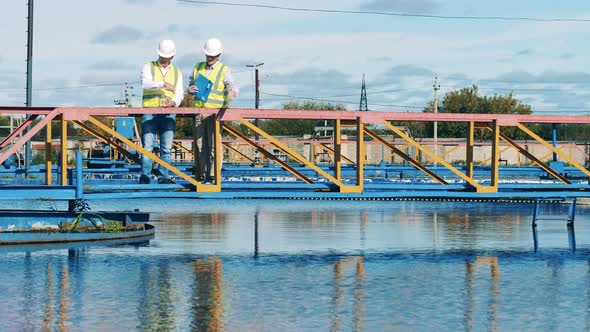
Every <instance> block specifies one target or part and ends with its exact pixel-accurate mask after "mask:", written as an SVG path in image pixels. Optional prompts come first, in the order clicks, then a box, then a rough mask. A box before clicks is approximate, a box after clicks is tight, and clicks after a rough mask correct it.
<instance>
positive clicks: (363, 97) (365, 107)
mask: <svg viewBox="0 0 590 332" xmlns="http://www.w3.org/2000/svg"><path fill="white" fill-rule="evenodd" d="M368 110H369V106H368V105H367V85H366V84H365V73H363V85H362V87H361V102H360V105H359V111H368Z"/></svg>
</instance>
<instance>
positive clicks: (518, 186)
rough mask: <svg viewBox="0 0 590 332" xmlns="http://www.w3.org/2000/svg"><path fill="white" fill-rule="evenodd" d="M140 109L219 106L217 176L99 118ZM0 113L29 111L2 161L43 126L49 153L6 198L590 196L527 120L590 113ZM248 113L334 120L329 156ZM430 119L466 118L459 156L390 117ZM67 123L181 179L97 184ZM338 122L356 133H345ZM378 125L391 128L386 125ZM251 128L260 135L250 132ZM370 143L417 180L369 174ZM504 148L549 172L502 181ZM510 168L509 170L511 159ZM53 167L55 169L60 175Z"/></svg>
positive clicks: (574, 169) (581, 169)
mask: <svg viewBox="0 0 590 332" xmlns="http://www.w3.org/2000/svg"><path fill="white" fill-rule="evenodd" d="M145 113H152V114H169V113H176V114H177V115H178V116H179V117H182V116H187V117H193V116H196V115H198V114H203V115H215V122H214V137H215V139H214V141H215V148H214V150H215V162H214V168H215V172H214V174H215V176H214V182H213V183H212V184H209V183H207V184H206V183H202V182H200V181H198V180H197V179H196V178H195V177H194V176H193V174H192V163H191V164H190V166H188V167H187V164H186V163H184V164H183V163H178V164H176V163H174V164H169V163H166V162H165V161H163V160H162V159H160V158H159V157H158V156H157V155H156V154H154V153H151V152H148V151H146V150H145V149H144V148H143V147H142V146H141V145H140V144H138V143H137V142H136V141H134V140H131V139H129V138H128V137H125V136H124V135H122V134H121V133H119V132H117V131H116V130H114V129H113V128H112V127H111V126H109V125H105V124H104V123H103V121H101V118H102V117H123V116H137V115H141V114H145ZM0 114H2V115H14V114H20V115H26V120H25V121H23V122H22V124H21V125H20V126H19V127H18V128H16V129H15V130H14V131H13V132H11V133H10V134H9V135H8V136H7V137H6V138H5V139H4V140H3V141H2V142H1V143H0V163H3V162H5V161H6V160H7V159H8V158H9V157H10V156H11V155H13V154H14V153H16V152H17V151H18V150H19V149H21V148H22V147H23V146H24V145H25V143H26V142H28V141H30V140H32V139H33V138H34V137H35V135H39V134H40V135H42V136H44V137H45V144H44V149H43V150H44V151H36V152H37V153H42V154H43V155H44V156H45V158H44V160H45V161H44V167H42V169H41V172H42V173H44V179H43V181H42V183H38V184H31V185H23V184H17V183H14V184H5V185H1V186H0V198H4V199H18V198H28V199H43V198H46V199H63V200H73V199H80V198H117V197H126V198H130V197H191V198H287V199H461V200H463V199H476V200H479V199H497V200H519V199H524V200H534V199H536V198H546V199H550V198H556V199H561V198H577V197H590V190H589V189H590V185H589V184H588V178H589V177H590V171H588V170H587V169H586V167H585V166H584V165H583V164H584V162H580V161H576V159H575V158H573V157H572V156H571V154H568V153H567V152H566V151H564V150H563V149H561V148H560V147H559V146H558V145H557V144H556V143H555V140H554V141H553V142H549V141H546V140H544V139H543V138H541V137H540V136H539V135H537V134H536V133H535V132H534V131H533V130H532V129H531V128H530V127H531V125H533V124H542V123H546V124H547V123H548V124H590V116H542V115H512V114H450V113H438V114H432V113H407V112H405V113H402V112H355V111H306V110H257V109H222V110H217V109H195V108H175V109H170V108H113V107H105V108H81V107H33V108H24V107H0ZM253 119H289V120H290V121H300V120H322V121H330V123H331V124H333V126H332V129H333V135H332V136H331V138H330V139H328V140H324V141H322V142H315V143H314V148H318V149H319V150H321V152H322V154H324V155H327V156H328V158H326V159H325V160H322V162H321V163H320V162H318V161H317V160H316V158H314V157H312V156H306V155H305V153H303V152H302V151H301V150H300V149H299V150H298V149H297V148H295V147H294V146H293V144H291V143H290V141H289V139H285V138H281V137H276V136H273V135H270V134H268V133H267V132H265V131H264V130H262V129H261V128H260V127H257V126H255V125H254V124H253V123H254V122H253V121H251V120H253ZM435 121H436V122H456V123H463V124H465V125H466V126H467V128H468V135H467V137H457V138H456V139H458V140H459V139H460V140H463V142H464V143H462V144H463V147H462V148H463V149H464V151H465V155H464V160H463V162H462V164H461V165H457V164H453V163H451V162H450V161H447V158H445V156H444V155H442V154H438V153H435V152H434V151H436V149H434V151H433V149H432V142H429V143H424V142H420V141H417V140H415V139H414V138H412V137H411V136H410V135H409V134H408V133H407V132H406V131H404V130H403V129H402V128H400V127H398V126H396V125H395V124H396V123H401V122H404V123H415V122H435ZM55 122H59V123H60V124H61V127H60V128H61V130H60V132H59V133H57V135H56V134H55V133H53V132H52V129H51V128H52V126H51V125H52V123H55ZM375 125H377V126H379V128H380V130H379V131H377V130H374V129H372V128H373V127H374V126H375ZM68 126H76V127H79V128H82V129H83V130H84V131H86V132H87V133H88V134H89V135H91V136H92V137H94V138H95V139H97V140H99V141H102V142H104V144H106V145H109V146H110V147H111V148H112V149H113V150H115V151H117V152H118V153H120V154H121V155H122V156H124V158H125V159H126V160H127V163H128V164H133V163H138V162H139V159H138V156H137V154H135V152H137V153H140V154H143V155H145V156H148V157H149V158H151V159H152V160H153V161H154V163H156V164H158V165H160V167H165V168H167V169H168V170H169V171H170V172H171V173H172V174H174V175H175V176H176V177H177V178H178V181H177V184H172V185H139V184H137V182H136V181H135V183H116V184H108V183H105V182H103V183H101V182H100V181H95V183H91V181H86V180H85V179H84V174H85V173H88V172H90V171H92V170H90V169H88V168H87V167H84V164H83V160H82V154H81V153H78V154H77V157H76V158H75V160H76V162H75V164H72V165H69V164H68V146H71V144H70V145H69V143H71V142H69V140H73V139H74V138H69V137H68V131H67V128H68ZM509 127H510V128H517V130H519V131H521V132H523V133H524V134H526V135H527V137H529V138H530V139H531V142H535V144H538V145H540V146H542V147H544V149H545V152H543V155H535V154H534V153H533V152H531V151H530V150H529V149H528V147H527V146H524V145H523V144H520V143H519V142H517V141H516V140H514V139H513V138H511V137H509V136H508V135H507V134H505V133H504V132H503V129H505V128H509ZM243 128H246V129H247V130H243ZM478 128H480V129H484V130H486V131H489V133H490V134H491V135H490V136H491V139H489V140H488V141H487V142H486V145H485V148H486V149H488V154H487V155H488V156H489V157H488V158H486V160H485V161H484V162H485V163H486V165H485V167H483V168H482V167H478V165H479V164H478V162H477V161H476V160H475V157H474V151H475V147H476V145H477V144H476V142H475V139H474V136H475V134H474V133H475V130H476V129H478ZM246 131H247V132H248V133H250V136H249V135H247V134H245V133H244V132H246ZM344 131H346V132H347V133H352V134H351V135H347V136H346V139H343V137H344V135H343V132H344ZM384 131H385V132H387V134H383V132H384ZM222 132H225V133H226V134H227V135H229V136H230V137H231V138H232V140H231V142H233V143H235V144H232V143H231V142H228V141H227V140H222ZM43 134H44V135H43ZM253 135H256V137H259V139H256V138H254V137H252V136H253ZM37 137H39V136H37ZM54 137H55V140H59V144H58V146H59V147H58V148H55V147H54V144H53V143H52V142H54ZM392 137H395V139H392ZM290 140H292V138H290ZM344 140H346V143H345V142H344ZM236 142H237V143H236ZM369 143H370V144H380V145H381V146H382V148H383V149H385V150H388V151H389V152H390V153H391V155H394V156H396V157H397V158H400V159H401V160H403V161H404V164H405V166H404V167H405V172H406V174H418V173H419V174H420V179H421V180H420V181H411V179H410V180H408V179H407V178H405V179H398V180H397V181H380V180H379V179H377V178H376V177H375V174H387V169H388V168H387V167H389V166H387V165H378V166H375V165H366V161H365V160H366V155H367V146H368V144H369ZM236 144H241V145H243V146H246V147H247V148H248V149H247V150H240V149H238V148H237V145H236ZM345 144H347V145H348V146H353V148H352V149H348V150H351V151H349V152H348V153H345V152H344V145H345ZM502 147H503V148H502ZM180 148H181V149H184V150H186V151H185V152H186V154H187V155H188V162H189V163H190V162H191V158H192V153H191V152H192V147H185V146H181V147H180ZM507 149H512V150H514V151H516V152H517V153H518V154H519V155H521V156H523V157H524V158H526V159H527V160H528V161H529V165H528V166H522V167H518V168H517V171H516V173H518V174H521V175H534V174H542V175H543V177H544V178H546V179H547V180H544V181H533V182H530V183H519V182H513V183H505V182H502V181H500V175H501V172H502V171H503V170H505V169H508V168H507V167H504V166H500V163H501V162H502V158H501V153H502V152H503V151H506V150H507ZM53 150H56V151H53ZM348 150H347V151H348ZM244 151H246V152H244ZM54 152H58V155H59V158H58V159H59V160H61V161H63V162H61V163H59V165H57V167H55V166H54V165H52V158H51V156H52V153H54ZM224 152H225V155H228V154H230V153H232V154H234V155H240V156H241V157H242V159H244V160H246V161H248V163H247V164H246V166H242V167H232V165H234V164H232V163H230V162H229V161H228V160H227V158H226V160H225V161H224V160H223V156H224ZM547 152H548V153H549V154H553V155H554V156H555V158H557V159H558V160H559V162H550V161H546V156H547ZM254 154H257V155H258V154H259V155H261V156H262V157H263V158H264V159H265V160H266V161H267V162H266V163H265V165H266V166H269V165H272V166H273V167H266V168H264V167H263V168H261V167H256V166H260V165H259V164H257V163H255V162H254V161H255V157H254ZM417 155H419V156H420V157H417ZM70 160H73V158H70ZM425 160H427V162H426V161H425ZM586 160H587V158H586ZM236 165H237V164H236ZM564 165H565V166H564ZM222 166H223V167H222ZM376 167H377V168H379V167H382V170H383V172H380V171H375V168H376ZM391 167H393V166H391ZM565 167H567V169H568V170H569V171H568V172H569V173H570V174H576V177H577V179H578V180H577V181H574V180H572V177H571V176H568V175H567V174H566V172H564V168H565ZM512 169H513V171H514V167H513V168H512ZM270 170H273V171H275V170H277V171H280V172H281V173H280V174H283V176H282V177H281V178H282V179H283V178H284V179H286V180H284V179H283V180H277V179H276V177H265V176H259V177H257V180H256V181H236V180H231V179H228V177H227V176H222V175H225V174H230V173H231V174H232V176H231V178H233V179H236V178H240V176H241V175H252V174H269V173H263V172H265V171H266V172H268V171H270ZM222 171H223V172H222ZM256 172H258V173H256ZM261 172H262V173H261ZM402 172H403V171H402ZM54 173H55V174H54ZM68 174H69V176H68ZM73 174H75V176H74V175H73ZM277 174H279V173H277ZM396 174H397V173H396ZM400 174H401V173H400ZM54 175H57V179H56V178H54ZM386 177H387V176H386ZM400 178H401V176H400ZM381 180H383V179H381Z"/></svg>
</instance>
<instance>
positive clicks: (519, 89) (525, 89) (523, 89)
mask: <svg viewBox="0 0 590 332" xmlns="http://www.w3.org/2000/svg"><path fill="white" fill-rule="evenodd" d="M442 86H444V87H446V88H451V89H464V88H460V87H457V86H453V85H442ZM477 88H478V89H480V90H510V91H525V92H590V89H527V88H511V87H485V86H479V85H478V86H477Z"/></svg>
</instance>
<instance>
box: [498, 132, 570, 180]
mask: <svg viewBox="0 0 590 332" xmlns="http://www.w3.org/2000/svg"><path fill="white" fill-rule="evenodd" d="M500 137H501V138H502V140H504V141H505V142H506V143H508V144H509V145H510V146H512V147H513V148H515V149H516V150H517V151H518V152H520V153H521V154H522V155H523V156H525V157H526V158H528V159H529V160H531V161H533V162H534V163H536V164H537V165H539V167H541V169H543V170H544V171H545V172H547V173H549V174H551V175H552V176H553V177H555V178H556V179H558V180H559V181H561V182H563V183H566V184H571V182H570V181H569V180H568V179H566V178H565V177H563V176H562V175H561V174H559V173H558V172H556V171H555V170H554V169H553V168H551V167H549V165H547V164H546V163H544V162H543V161H542V160H540V159H537V157H535V156H534V155H532V154H531V153H530V152H528V151H527V150H526V149H525V148H523V147H521V146H520V145H518V144H516V142H514V141H513V140H511V139H510V138H509V137H508V136H506V135H505V134H502V133H500Z"/></svg>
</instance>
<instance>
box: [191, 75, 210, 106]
mask: <svg viewBox="0 0 590 332" xmlns="http://www.w3.org/2000/svg"><path fill="white" fill-rule="evenodd" d="M195 86H196V87H197V89H199V90H198V91H197V92H196V93H195V98H196V99H198V100H200V101H202V102H204V103H206V102H207V99H209V93H211V89H212V88H213V82H211V80H209V79H208V78H207V77H205V76H204V75H203V74H199V76H197V79H196V80H195Z"/></svg>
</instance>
